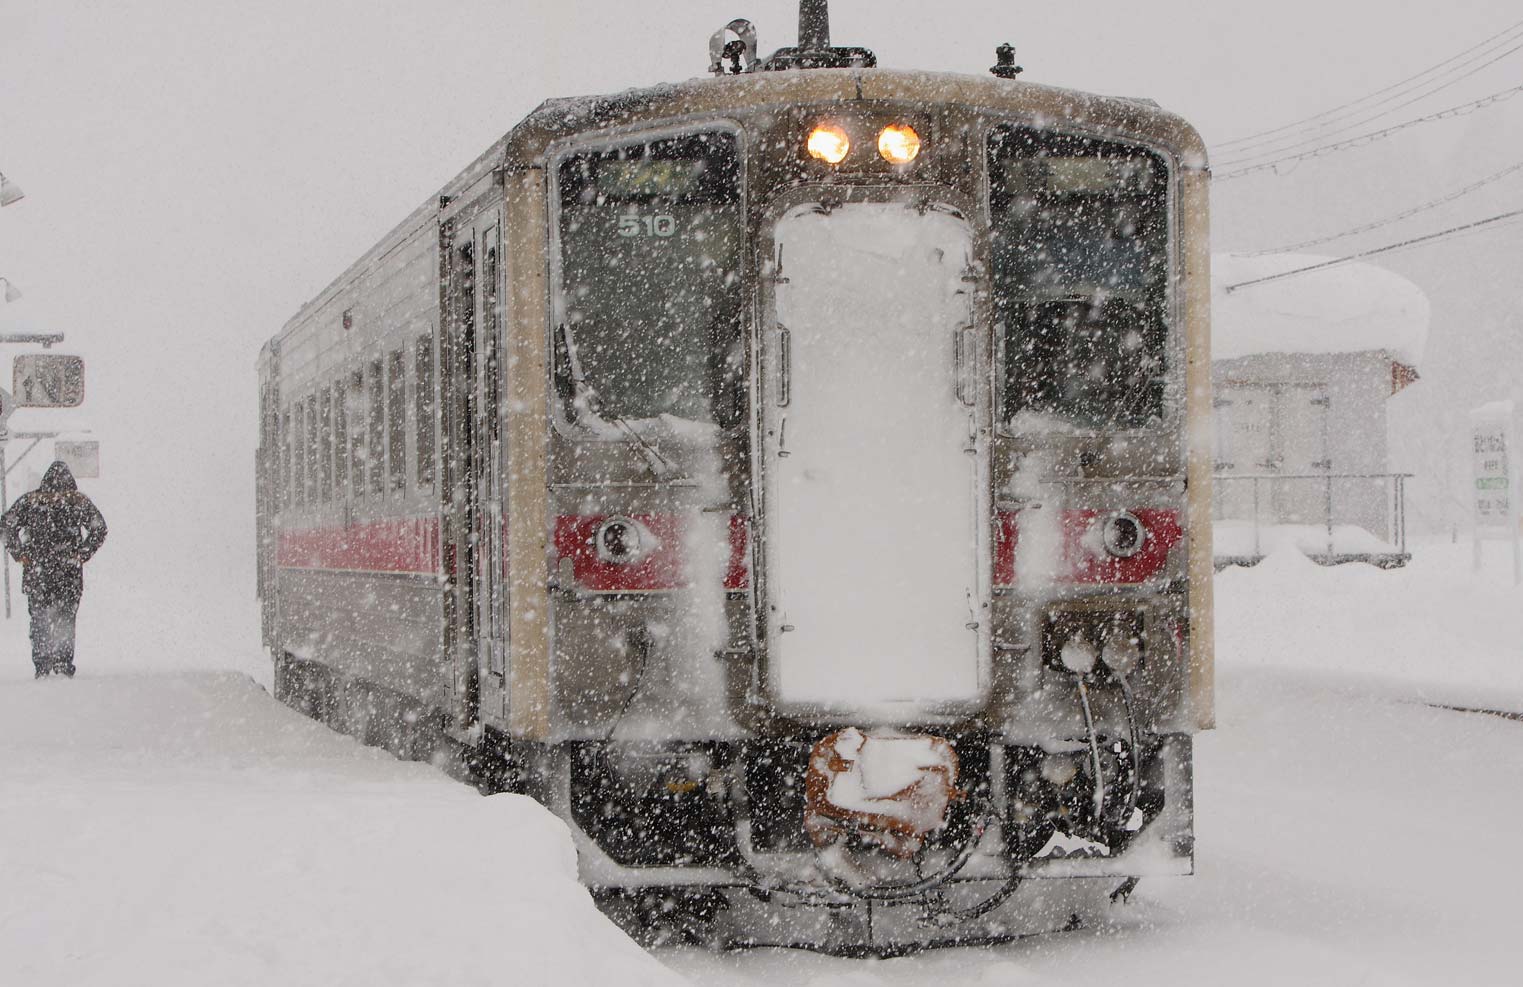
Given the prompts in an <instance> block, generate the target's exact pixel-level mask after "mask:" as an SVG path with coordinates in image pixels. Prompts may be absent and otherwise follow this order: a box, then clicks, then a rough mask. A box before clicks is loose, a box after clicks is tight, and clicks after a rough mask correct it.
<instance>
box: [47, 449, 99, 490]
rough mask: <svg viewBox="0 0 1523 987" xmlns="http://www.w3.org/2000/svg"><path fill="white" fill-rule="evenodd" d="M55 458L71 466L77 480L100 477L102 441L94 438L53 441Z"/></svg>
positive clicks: (71, 471)
mask: <svg viewBox="0 0 1523 987" xmlns="http://www.w3.org/2000/svg"><path fill="white" fill-rule="evenodd" d="M53 458H54V459H56V460H58V461H59V462H61V463H63V464H64V465H66V466H68V467H69V472H70V473H73V474H74V478H75V479H76V480H98V479H100V443H99V442H97V441H95V440H94V439H88V440H79V439H76V440H72V441H67V442H66V441H64V440H63V439H58V440H57V441H55V442H54V443H53Z"/></svg>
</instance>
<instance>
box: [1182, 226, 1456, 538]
mask: <svg viewBox="0 0 1523 987" xmlns="http://www.w3.org/2000/svg"><path fill="white" fill-rule="evenodd" d="M1330 259H1331V258H1327V257H1318V256H1314V255H1307V254H1270V255H1263V256H1239V255H1231V254H1226V255H1218V256H1216V257H1214V258H1213V259H1212V311H1211V318H1212V333H1211V347H1212V354H1211V357H1212V374H1211V376H1212V384H1213V386H1214V388H1215V398H1214V406H1215V408H1214V410H1215V414H1214V419H1215V449H1214V455H1215V460H1216V483H1215V492H1214V499H1215V513H1216V518H1217V522H1216V536H1215V537H1216V557H1217V561H1218V564H1231V563H1237V564H1252V563H1254V562H1257V561H1258V560H1259V559H1260V558H1262V557H1263V556H1264V554H1265V553H1266V552H1267V551H1269V550H1270V549H1271V548H1273V547H1274V545H1275V544H1276V543H1278V542H1281V541H1284V540H1286V539H1289V540H1291V541H1293V542H1294V543H1295V544H1296V545H1297V546H1298V547H1299V548H1300V549H1301V550H1302V551H1303V552H1305V553H1306V554H1307V555H1309V556H1311V557H1313V558H1314V559H1316V560H1317V561H1319V562H1324V563H1333V562H1345V561H1353V560H1363V561H1370V562H1375V563H1377V564H1380V565H1387V566H1389V565H1400V564H1401V563H1403V562H1405V561H1406V559H1407V558H1408V556H1407V554H1406V546H1405V531H1404V518H1403V514H1404V503H1403V492H1404V491H1403V481H1404V479H1405V477H1403V476H1400V475H1397V474H1393V473H1392V472H1391V471H1390V465H1389V462H1388V458H1387V456H1388V448H1387V418H1386V402H1387V400H1388V399H1389V398H1390V397H1391V395H1393V394H1395V393H1396V392H1398V391H1400V390H1401V389H1402V388H1404V387H1406V386H1407V385H1409V384H1411V383H1413V382H1415V381H1416V380H1417V379H1418V372H1417V367H1418V364H1419V362H1420V360H1421V358H1422V352H1423V348H1424V346H1425V344H1426V342H1427V335H1428V322H1429V306H1428V299H1427V297H1426V296H1425V295H1424V294H1423V292H1422V290H1421V289H1420V288H1418V287H1417V286H1416V285H1414V284H1412V283H1411V282H1410V281H1408V280H1406V279H1405V278H1403V277H1401V276H1399V275H1396V274H1393V273H1392V272H1390V271H1387V270H1385V269H1383V268H1380V267H1376V266H1374V265H1372V264H1358V263H1350V264H1339V265H1337V266H1333V267H1328V268H1325V269H1322V270H1313V271H1309V272H1306V273H1300V274H1296V275H1295V276H1293V277H1285V278H1280V279H1274V278H1275V275H1281V274H1286V273H1288V272H1290V271H1297V270H1300V269H1302V268H1306V267H1311V266H1313V265H1316V264H1319V263H1322V262H1325V261H1327V260H1330ZM1260 279H1273V280H1263V281H1260ZM1254 282H1257V283H1254Z"/></svg>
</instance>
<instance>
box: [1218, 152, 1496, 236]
mask: <svg viewBox="0 0 1523 987" xmlns="http://www.w3.org/2000/svg"><path fill="white" fill-rule="evenodd" d="M1519 171H1523V161H1520V162H1519V163H1517V164H1514V165H1509V166H1507V167H1506V168H1503V169H1502V170H1501V171H1499V172H1497V173H1496V174H1494V175H1488V176H1486V177H1485V178H1482V179H1480V180H1479V181H1475V182H1471V183H1470V184H1469V185H1466V186H1465V187H1464V188H1462V189H1458V190H1456V191H1454V192H1450V193H1448V194H1447V195H1443V196H1440V197H1439V198H1437V199H1431V200H1429V201H1428V202H1424V203H1423V204H1422V205H1420V206H1413V207H1412V208H1411V209H1406V210H1403V211H1402V212H1399V213H1396V214H1395V215H1392V216H1386V217H1385V218H1383V219H1377V220H1375V221H1374V222H1370V223H1365V224H1364V225H1363V226H1356V227H1354V228H1353V229H1348V230H1344V231H1343V232H1341V233H1330V234H1328V235H1327V236H1319V237H1316V238H1314V239H1311V240H1301V241H1300V242H1298V243H1290V244H1286V245H1285V246H1283V247H1275V248H1273V249H1270V250H1255V251H1253V252H1252V253H1246V254H1243V255H1242V256H1244V257H1262V256H1264V255H1265V254H1285V253H1291V252H1293V251H1296V250H1304V249H1305V248H1307V247H1316V246H1320V245H1321V244H1324V243H1331V242H1333V241H1334V240H1342V239H1343V238H1344V237H1350V236H1354V235H1356V234H1359V233H1368V232H1370V231H1371V230H1378V229H1380V228H1381V227H1382V226H1389V225H1391V224H1392V223H1396V222H1399V221H1401V220H1403V219H1407V218H1409V217H1412V216H1416V215H1417V214H1418V213H1424V212H1427V211H1428V210H1429V209H1436V208H1438V207H1439V206H1442V205H1446V204H1448V203H1450V202H1453V201H1454V200H1455V199H1459V198H1462V197H1464V196H1467V195H1469V194H1470V193H1471V192H1474V191H1475V190H1476V189H1479V188H1485V187H1486V186H1487V185H1490V184H1492V183H1494V182H1499V181H1501V180H1502V179H1504V178H1506V177H1507V176H1508V175H1511V174H1514V173H1515V172H1519Z"/></svg>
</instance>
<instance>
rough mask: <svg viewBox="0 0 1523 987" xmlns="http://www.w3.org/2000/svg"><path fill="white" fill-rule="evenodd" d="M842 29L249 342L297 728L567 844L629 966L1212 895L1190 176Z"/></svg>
mask: <svg viewBox="0 0 1523 987" xmlns="http://www.w3.org/2000/svg"><path fill="white" fill-rule="evenodd" d="M825 6H826V5H825V2H824V0H804V2H803V4H802V8H801V14H800V37H799V43H798V44H797V45H796V46H794V47H791V48H783V49H782V50H780V51H777V52H776V53H774V54H772V55H770V56H767V57H762V56H760V55H759V54H758V49H757V43H756V33H755V29H754V28H753V27H752V25H751V24H750V23H749V22H746V21H743V20H737V21H734V22H731V23H730V24H729V25H728V26H727V27H726V28H725V29H724V30H722V31H720V32H719V33H718V34H716V35H715V37H714V39H713V40H712V41H711V43H710V69H711V77H710V78H704V79H698V80H693V81H689V82H683V83H677V84H672V85H662V86H657V87H653V88H649V89H640V90H631V91H628V92H623V93H619V94H617V95H612V96H597V97H587V98H578V99H555V100H550V101H548V102H546V103H544V104H543V105H541V106H540V107H539V108H538V109H537V110H535V111H534V112H533V113H531V114H530V115H529V116H528V117H527V118H526V119H525V120H523V121H522V122H521V123H519V124H518V125H517V126H516V127H514V128H513V129H512V130H511V131H510V132H509V133H508V134H507V135H506V136H505V137H503V138H502V139H501V140H500V141H498V142H497V143H495V144H494V145H493V146H492V147H490V148H488V149H487V151H486V152H485V153H484V154H482V155H481V156H480V157H479V158H477V160H476V161H475V162H473V163H472V164H471V165H470V166H469V167H467V168H466V169H465V170H464V171H463V172H461V173H460V174H459V175H458V176H457V177H456V178H455V179H454V180H453V181H451V182H450V183H449V184H448V185H447V186H446V187H445V188H444V189H443V190H442V192H441V193H440V194H439V195H438V196H437V197H435V198H432V199H430V200H429V201H428V202H427V203H426V204H425V205H424V206H423V207H421V208H419V209H418V210H416V211H415V212H413V213H412V214H411V215H410V216H408V217H407V218H406V219H405V220H404V221H403V222H402V223H401V224H400V225H399V226H397V227H396V229H394V230H393V231H392V232H391V233H390V234H388V235H387V236H386V237H385V238H384V239H382V240H381V242H379V243H378V244H376V245H375V247H373V248H372V249H371V250H370V251H369V252H368V253H366V254H365V255H364V256H363V257H361V258H360V259H359V260H358V261H357V262H356V263H355V264H354V265H353V266H352V267H351V268H350V269H349V270H348V271H346V272H345V273H344V274H343V275H342V276H340V277H339V278H338V279H337V280H336V281H334V282H333V283H332V284H331V285H330V286H329V287H328V288H327V289H325V290H324V291H323V292H322V293H321V294H320V295H319V296H318V297H317V298H316V299H314V300H313V301H312V302H310V303H309V304H307V305H306V306H305V307H303V308H302V310H301V311H300V312H299V313H297V315H296V316H295V317H294V318H293V319H291V320H290V322H288V323H287V324H286V326H285V327H284V328H283V329H282V330H281V331H280V332H279V334H277V335H276V336H275V337H274V338H273V339H271V340H270V341H269V343H268V344H267V345H266V346H265V347H264V348H263V350H262V352H261V354H260V357H259V362H258V370H259V398H260V418H261V425H260V436H259V448H258V452H257V475H258V486H257V489H258V505H257V518H258V522H257V523H258V567H259V593H260V598H261V601H262V617H263V635H264V641H265V644H266V645H267V647H268V648H269V650H270V652H271V654H272V657H273V661H274V673H275V690H276V693H277V696H278V698H280V699H281V700H282V701H284V702H286V703H289V704H290V705H292V706H294V707H296V708H297V709H300V710H302V711H304V712H306V713H308V714H309V715H312V716H314V717H317V718H319V719H322V720H324V721H326V722H328V723H329V724H330V725H332V726H334V727H335V728H337V729H341V730H344V731H346V732H349V733H352V734H354V735H355V736H358V737H360V738H362V739H364V740H365V741H366V742H368V743H374V744H380V745H384V746H386V747H388V748H389V749H391V750H393V751H394V752H396V753H398V754H399V755H402V756H410V757H419V758H427V757H438V756H439V752H440V751H441V750H445V751H449V752H451V756H452V757H453V758H455V759H456V761H457V762H458V763H459V764H463V765H465V766H467V767H468V768H469V770H470V771H471V774H472V777H474V778H475V779H476V780H477V781H478V782H479V783H480V784H481V785H483V786H484V787H490V788H492V789H495V790H509V791H515V792H521V793H525V794H527V795H529V796H531V797H533V798H534V799H536V800H538V801H539V802H541V803H542V804H543V805H545V806H546V807H547V808H549V809H550V811H552V812H554V813H555V814H556V815H557V816H559V817H560V818H561V819H563V820H564V821H565V822H566V824H567V825H568V827H569V829H570V831H571V833H572V836H573V839H574V841H575V844H576V847H577V851H578V856H579V861H580V869H581V874H582V878H583V880H584V882H585V883H586V884H587V885H588V886H589V888H591V889H592V891H593V893H594V895H595V896H596V897H597V899H598V901H599V902H600V904H601V905H602V907H603V908H604V909H605V911H607V912H608V913H609V914H610V915H612V916H614V917H615V918H616V919H618V920H620V921H621V922H623V923H624V924H625V926H626V927H628V928H630V929H631V930H633V931H636V932H642V933H646V934H648V935H651V936H654V937H657V938H660V937H662V936H665V935H669V934H673V933H675V934H680V935H682V936H685V937H694V938H702V939H704V940H705V941H711V942H717V943H723V944H727V945H788V946H804V947H810V948H816V949H822V950H827V951H832V952H838V953H875V954H887V953H894V952H900V951H904V950H908V949H913V948H918V947H922V946H927V945H945V944H952V943H965V942H973V941H987V940H989V939H996V938H1004V937H1010V936H1016V935H1023V934H1030V933H1037V932H1043V931H1048V930H1053V929H1058V928H1063V927H1066V926H1069V925H1071V924H1072V923H1073V922H1075V921H1076V920H1081V919H1082V917H1083V916H1085V915H1087V914H1089V913H1090V912H1091V911H1092V910H1093V909H1095V908H1098V907H1104V906H1105V904H1106V902H1107V900H1108V899H1111V898H1113V897H1115V896H1116V895H1124V894H1126V893H1127V892H1129V891H1130V889H1131V887H1133V886H1134V885H1135V882H1136V880H1137V879H1139V878H1141V877H1144V876H1150V875H1157V874H1186V873H1189V872H1190V870H1191V869H1192V862H1193V852H1194V846H1193V813H1192V775H1191V770H1192V756H1191V750H1192V747H1191V743H1192V740H1191V738H1192V736H1193V734H1195V733H1196V732H1197V731H1199V730H1202V729H1207V728H1209V727H1210V725H1211V722H1212V716H1213V713H1212V650H1211V642H1212V631H1211V582H1210V575H1211V558H1210V551H1211V528H1210V525H1211V519H1210V504H1211V498H1210V466H1209V429H1208V427H1207V422H1208V421H1209V418H1208V416H1209V414H1210V407H1211V402H1210V393H1209V388H1210V383H1209V353H1208V335H1209V332H1208V319H1209V311H1208V308H1209V272H1208V258H1209V251H1208V243H1207V232H1208V230H1207V225H1208V224H1207V195H1208V186H1209V172H1208V169H1207V163H1206V155H1205V150H1204V146H1203V144H1202V141H1201V139H1200V138H1199V136H1198V135H1197V134H1196V132H1195V131H1194V130H1193V129H1192V128H1191V127H1190V126H1189V125H1188V124H1187V123H1185V122H1184V121H1183V120H1181V119H1180V118H1178V117H1176V116H1174V115H1171V114H1169V113H1167V112H1165V111H1163V110H1161V109H1160V108H1159V107H1158V106H1157V105H1155V104H1153V103H1151V102H1149V101H1147V100H1140V99H1123V98H1113V97H1105V96H1098V95H1093V94H1089V93H1083V92H1076V91H1071V90H1065V89H1059V88H1052V87H1047V86H1043V85H1038V84H1034V83H1030V82H1025V81H1022V80H1020V79H1018V78H1017V74H1018V73H1019V72H1020V69H1019V68H1018V67H1017V66H1015V64H1014V58H1013V51H1012V49H1010V48H1009V47H1008V46H1003V47H1002V48H1001V50H1000V52H999V64H997V65H996V66H995V67H994V69H992V70H991V74H990V75H987V76H982V77H978V76H968V75H954V74H945V73H931V72H913V71H898V70H891V69H885V68H880V67H879V66H878V64H877V59H876V57H875V55H874V54H873V52H872V51H870V50H868V49H865V48H855V47H837V46H835V45H833V44H832V42H831V38H830V31H829V23H828V14H827V12H826V9H825Z"/></svg>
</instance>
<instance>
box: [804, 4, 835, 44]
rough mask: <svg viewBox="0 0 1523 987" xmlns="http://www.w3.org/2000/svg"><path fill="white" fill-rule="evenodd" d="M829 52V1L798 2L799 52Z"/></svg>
mask: <svg viewBox="0 0 1523 987" xmlns="http://www.w3.org/2000/svg"><path fill="white" fill-rule="evenodd" d="M829 50H830V0H799V51H829Z"/></svg>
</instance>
